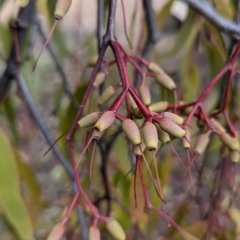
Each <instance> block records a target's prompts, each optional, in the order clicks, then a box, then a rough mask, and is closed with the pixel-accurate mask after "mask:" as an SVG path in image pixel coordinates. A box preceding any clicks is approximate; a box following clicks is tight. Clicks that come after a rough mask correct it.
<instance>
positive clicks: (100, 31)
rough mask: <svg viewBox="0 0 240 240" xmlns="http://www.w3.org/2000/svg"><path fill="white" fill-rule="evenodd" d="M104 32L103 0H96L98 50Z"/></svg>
mask: <svg viewBox="0 0 240 240" xmlns="http://www.w3.org/2000/svg"><path fill="white" fill-rule="evenodd" d="M103 34H104V0H98V1H97V42H98V52H99V51H100V48H101V45H102V38H103Z"/></svg>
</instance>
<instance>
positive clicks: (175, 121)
mask: <svg viewBox="0 0 240 240" xmlns="http://www.w3.org/2000/svg"><path fill="white" fill-rule="evenodd" d="M182 123H183V118H181V117H179V116H178V115H176V114H174V113H171V112H163V113H162V118H161V119H160V120H159V121H158V123H155V124H153V123H152V122H149V121H147V122H145V123H144V124H143V126H142V128H141V131H140V128H139V127H138V126H137V124H136V122H134V121H133V120H131V119H125V120H124V121H123V122H122V130H123V132H124V133H125V134H126V136H127V138H128V139H129V141H130V142H131V143H132V144H133V145H134V148H133V152H134V154H136V155H141V149H142V150H144V149H145V147H146V148H147V149H148V150H149V151H155V150H156V149H157V147H158V140H160V142H161V143H162V144H165V143H168V142H169V141H170V140H171V137H175V138H183V137H184V136H185V134H186V131H185V130H184V129H183V128H182V127H181V126H180V125H181V124H182ZM170 136H171V137H170ZM140 144H141V145H140ZM139 145H140V146H139Z"/></svg>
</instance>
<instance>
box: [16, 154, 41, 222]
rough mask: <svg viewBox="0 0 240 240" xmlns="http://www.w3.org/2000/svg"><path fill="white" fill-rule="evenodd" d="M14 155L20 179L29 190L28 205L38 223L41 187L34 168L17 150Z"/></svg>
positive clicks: (26, 200) (32, 217)
mask: <svg viewBox="0 0 240 240" xmlns="http://www.w3.org/2000/svg"><path fill="white" fill-rule="evenodd" d="M14 155H15V158H16V161H17V165H18V170H19V176H20V179H21V181H22V182H23V183H24V184H25V185H26V188H27V192H26V193H25V192H24V199H25V203H26V204H27V206H28V211H29V215H30V217H31V220H32V222H33V223H36V220H37V217H38V214H39V211H40V210H41V208H42V201H41V187H40V185H39V183H38V180H37V177H36V175H35V174H34V172H33V170H32V169H31V168H30V166H29V165H28V164H26V163H25V162H24V161H23V159H22V157H21V155H20V153H19V152H18V151H17V150H15V151H14Z"/></svg>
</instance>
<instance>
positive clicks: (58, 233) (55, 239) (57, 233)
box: [47, 223, 64, 240]
mask: <svg viewBox="0 0 240 240" xmlns="http://www.w3.org/2000/svg"><path fill="white" fill-rule="evenodd" d="M63 233H64V227H63V226H62V225H61V223H58V224H57V225H56V226H55V227H54V228H53V229H52V231H51V232H50V234H49V235H48V237H47V240H59V239H60V238H61V237H62V235H63Z"/></svg>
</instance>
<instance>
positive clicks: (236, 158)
mask: <svg viewBox="0 0 240 240" xmlns="http://www.w3.org/2000/svg"><path fill="white" fill-rule="evenodd" d="M229 158H230V160H231V161H232V162H234V163H237V162H239V160H240V159H239V152H238V151H230V152H229Z"/></svg>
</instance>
